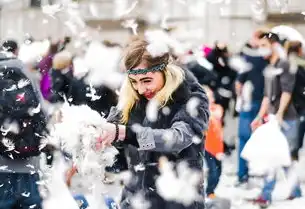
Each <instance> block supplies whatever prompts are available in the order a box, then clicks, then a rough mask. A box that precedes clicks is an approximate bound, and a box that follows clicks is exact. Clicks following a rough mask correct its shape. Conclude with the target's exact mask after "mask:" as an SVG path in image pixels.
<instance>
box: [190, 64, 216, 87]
mask: <svg viewBox="0 0 305 209" xmlns="http://www.w3.org/2000/svg"><path fill="white" fill-rule="evenodd" d="M187 68H188V69H189V70H190V71H191V72H192V73H193V74H194V76H195V77H196V78H197V79H198V82H199V83H200V84H203V85H207V86H209V87H210V88H211V89H215V87H216V82H217V78H218V77H217V73H215V72H214V71H212V70H208V69H206V68H205V67H203V66H202V65H200V64H199V63H198V62H197V61H192V62H190V63H188V64H187Z"/></svg>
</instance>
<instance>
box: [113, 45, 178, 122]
mask: <svg viewBox="0 0 305 209" xmlns="http://www.w3.org/2000/svg"><path fill="white" fill-rule="evenodd" d="M147 45H148V42H147V41H145V40H144V39H136V40H133V41H132V42H131V43H130V44H129V45H128V46H127V48H126V51H125V56H124V65H125V68H126V70H130V69H132V68H134V67H136V66H137V65H139V64H140V63H141V62H143V61H144V62H145V63H146V64H147V67H152V66H155V65H158V64H162V63H165V64H167V66H166V68H165V69H164V70H163V71H162V73H163V75H164V78H165V83H164V86H163V87H162V89H161V90H160V91H159V92H157V94H156V95H155V97H154V99H155V100H156V101H157V102H158V104H159V107H164V106H165V105H166V103H167V102H168V101H169V100H171V99H172V94H173V92H174V91H175V90H176V89H177V88H178V87H179V86H180V85H181V83H182V82H183V80H184V71H183V69H181V68H180V67H178V66H176V65H174V64H168V63H169V57H170V56H169V54H168V53H165V54H164V55H162V56H160V57H152V56H151V55H150V54H149V52H148V51H147V50H146V47H147ZM137 101H139V95H138V92H137V91H136V90H135V89H134V88H133V86H132V84H131V82H130V80H129V78H128V76H127V77H126V79H125V81H124V83H123V85H122V88H121V92H120V96H119V104H118V107H119V109H120V110H121V111H122V118H121V122H122V123H123V124H126V123H127V122H128V120H129V114H130V111H131V110H132V108H133V107H134V105H135V104H136V103H137Z"/></svg>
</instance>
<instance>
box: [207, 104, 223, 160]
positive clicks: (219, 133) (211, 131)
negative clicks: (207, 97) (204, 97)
mask: <svg viewBox="0 0 305 209" xmlns="http://www.w3.org/2000/svg"><path fill="white" fill-rule="evenodd" d="M210 112H211V116H210V121H209V128H208V130H207V132H206V133H205V134H206V140H205V150H206V151H207V152H209V153H210V154H212V155H213V156H215V157H216V155H217V154H222V153H223V152H224V145H223V127H222V121H221V117H222V114H223V110H222V107H221V106H219V105H211V107H210Z"/></svg>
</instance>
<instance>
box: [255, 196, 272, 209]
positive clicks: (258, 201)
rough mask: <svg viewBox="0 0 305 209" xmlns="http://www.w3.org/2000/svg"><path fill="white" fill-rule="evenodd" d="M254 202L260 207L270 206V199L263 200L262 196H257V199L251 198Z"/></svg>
mask: <svg viewBox="0 0 305 209" xmlns="http://www.w3.org/2000/svg"><path fill="white" fill-rule="evenodd" d="M253 203H254V204H257V205H258V206H259V207H260V208H267V207H268V206H270V204H271V203H270V201H268V200H265V199H264V198H263V197H262V196H260V197H258V198H257V199H254V200H253Z"/></svg>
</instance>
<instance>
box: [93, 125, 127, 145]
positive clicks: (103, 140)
mask: <svg viewBox="0 0 305 209" xmlns="http://www.w3.org/2000/svg"><path fill="white" fill-rule="evenodd" d="M116 134H118V136H117V139H118V140H124V139H125V135H126V127H125V126H123V125H118V133H117V130H116V125H115V124H113V123H106V125H105V126H104V127H103V132H102V135H101V136H100V137H99V138H98V140H97V143H100V144H102V145H103V146H111V144H112V143H113V142H114V140H115V139H116Z"/></svg>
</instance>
